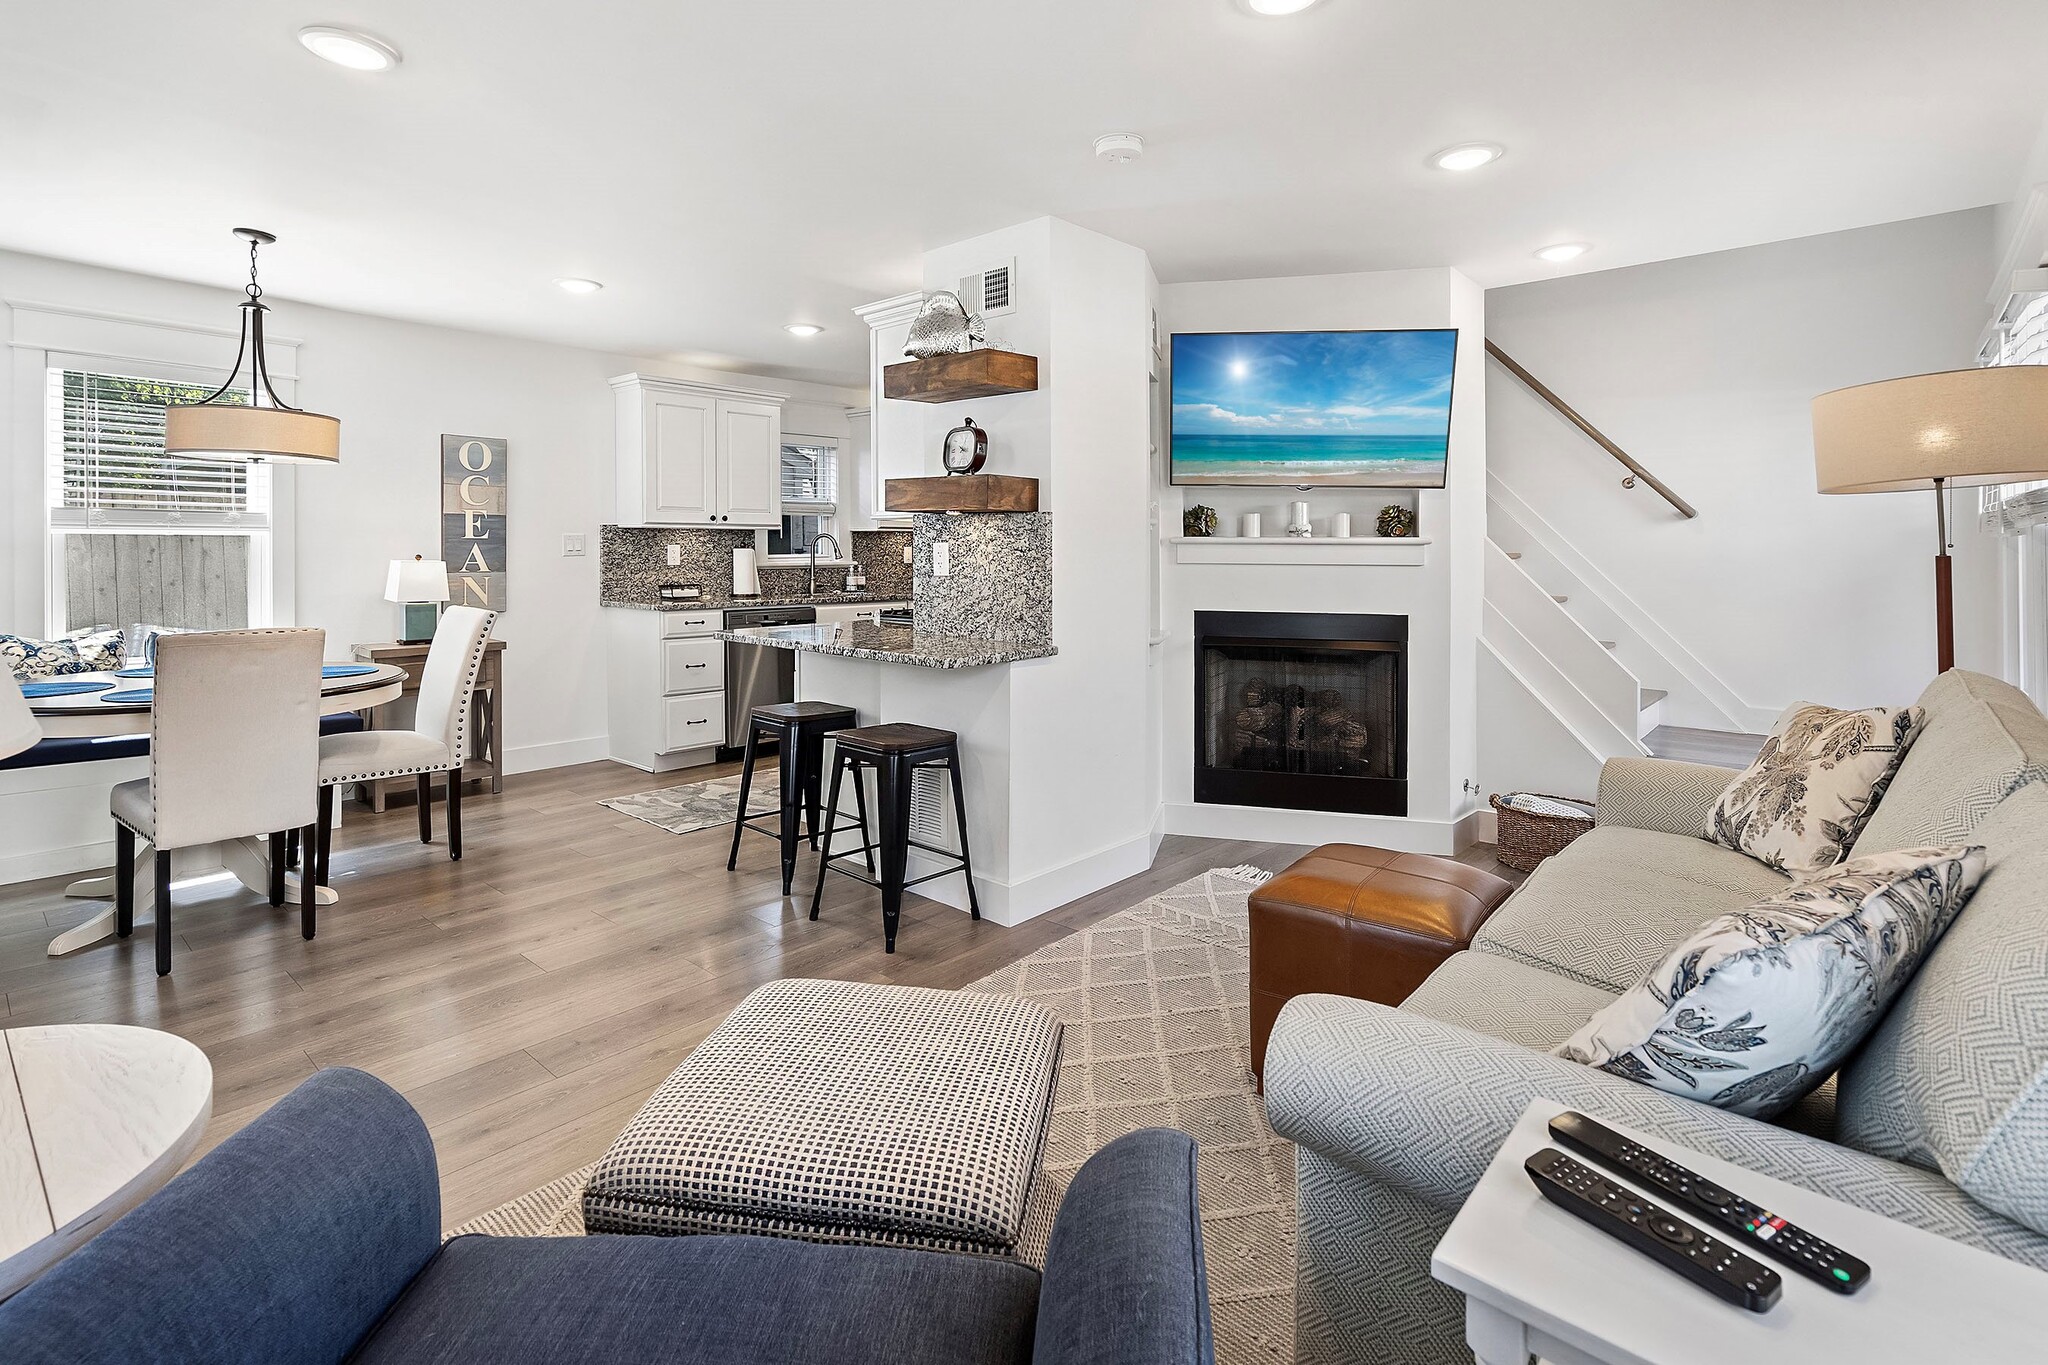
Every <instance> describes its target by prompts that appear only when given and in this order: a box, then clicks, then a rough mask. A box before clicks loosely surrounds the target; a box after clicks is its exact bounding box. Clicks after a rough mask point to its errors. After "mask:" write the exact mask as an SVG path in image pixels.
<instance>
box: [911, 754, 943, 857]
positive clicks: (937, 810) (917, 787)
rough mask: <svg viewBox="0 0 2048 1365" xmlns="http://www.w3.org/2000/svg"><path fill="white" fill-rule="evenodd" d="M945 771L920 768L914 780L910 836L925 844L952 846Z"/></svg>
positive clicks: (912, 783)
mask: <svg viewBox="0 0 2048 1365" xmlns="http://www.w3.org/2000/svg"><path fill="white" fill-rule="evenodd" d="M948 780H949V779H948V778H947V775H946V770H945V769H944V768H919V769H918V770H917V771H916V772H915V773H913V774H911V778H910V837H911V838H913V839H916V840H918V841H920V842H922V843H927V844H936V845H938V846H939V847H940V848H946V847H949V846H950V844H951V841H950V840H949V839H947V837H946V834H947V831H946V805H947V802H946V796H947V792H946V784H947V782H948Z"/></svg>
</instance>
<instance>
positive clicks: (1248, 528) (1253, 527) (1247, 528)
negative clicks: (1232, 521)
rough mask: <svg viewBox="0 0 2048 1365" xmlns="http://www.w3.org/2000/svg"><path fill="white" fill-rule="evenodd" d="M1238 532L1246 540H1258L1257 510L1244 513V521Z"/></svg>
mask: <svg viewBox="0 0 2048 1365" xmlns="http://www.w3.org/2000/svg"><path fill="white" fill-rule="evenodd" d="M1238 534H1239V535H1241V536H1243V537H1244V538H1245V539H1246V540H1257V539H1258V538H1259V514H1258V513H1257V512H1247V513H1245V514H1244V519H1243V523H1242V525H1241V527H1240V528H1239V530H1238Z"/></svg>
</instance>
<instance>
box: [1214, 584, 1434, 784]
mask: <svg viewBox="0 0 2048 1365" xmlns="http://www.w3.org/2000/svg"><path fill="white" fill-rule="evenodd" d="M1195 800H1196V801H1199V802H1203V803H1205V804H1210V805H1230V806H1277V807H1279V808H1281V809H1284V810H1330V811H1349V812H1355V813H1357V814H1361V815H1406V814H1407V813H1408V618H1407V617H1405V616H1366V615H1337V614H1324V613H1307V612H1262V611H1198V612H1196V613H1195Z"/></svg>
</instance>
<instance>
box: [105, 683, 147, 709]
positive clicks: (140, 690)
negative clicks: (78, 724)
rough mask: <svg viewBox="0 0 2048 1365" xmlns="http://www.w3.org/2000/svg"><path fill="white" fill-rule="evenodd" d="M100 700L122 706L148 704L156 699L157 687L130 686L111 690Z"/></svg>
mask: <svg viewBox="0 0 2048 1365" xmlns="http://www.w3.org/2000/svg"><path fill="white" fill-rule="evenodd" d="M100 700H101V701H104V702H112V703H114V704H116V705H121V706H148V705H149V704H151V703H152V702H154V701H155V700H156V689H155V688H153V687H130V688H126V689H124V690H123V691H120V692H109V693H107V694H106V695H105V696H103V697H101V698H100Z"/></svg>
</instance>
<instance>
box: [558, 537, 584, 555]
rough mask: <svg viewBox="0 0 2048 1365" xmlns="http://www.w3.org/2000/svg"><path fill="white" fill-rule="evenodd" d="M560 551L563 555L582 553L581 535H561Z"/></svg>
mask: <svg viewBox="0 0 2048 1365" xmlns="http://www.w3.org/2000/svg"><path fill="white" fill-rule="evenodd" d="M562 553H563V554H564V555H580V554H582V553H583V537H582V536H563V537H562Z"/></svg>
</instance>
